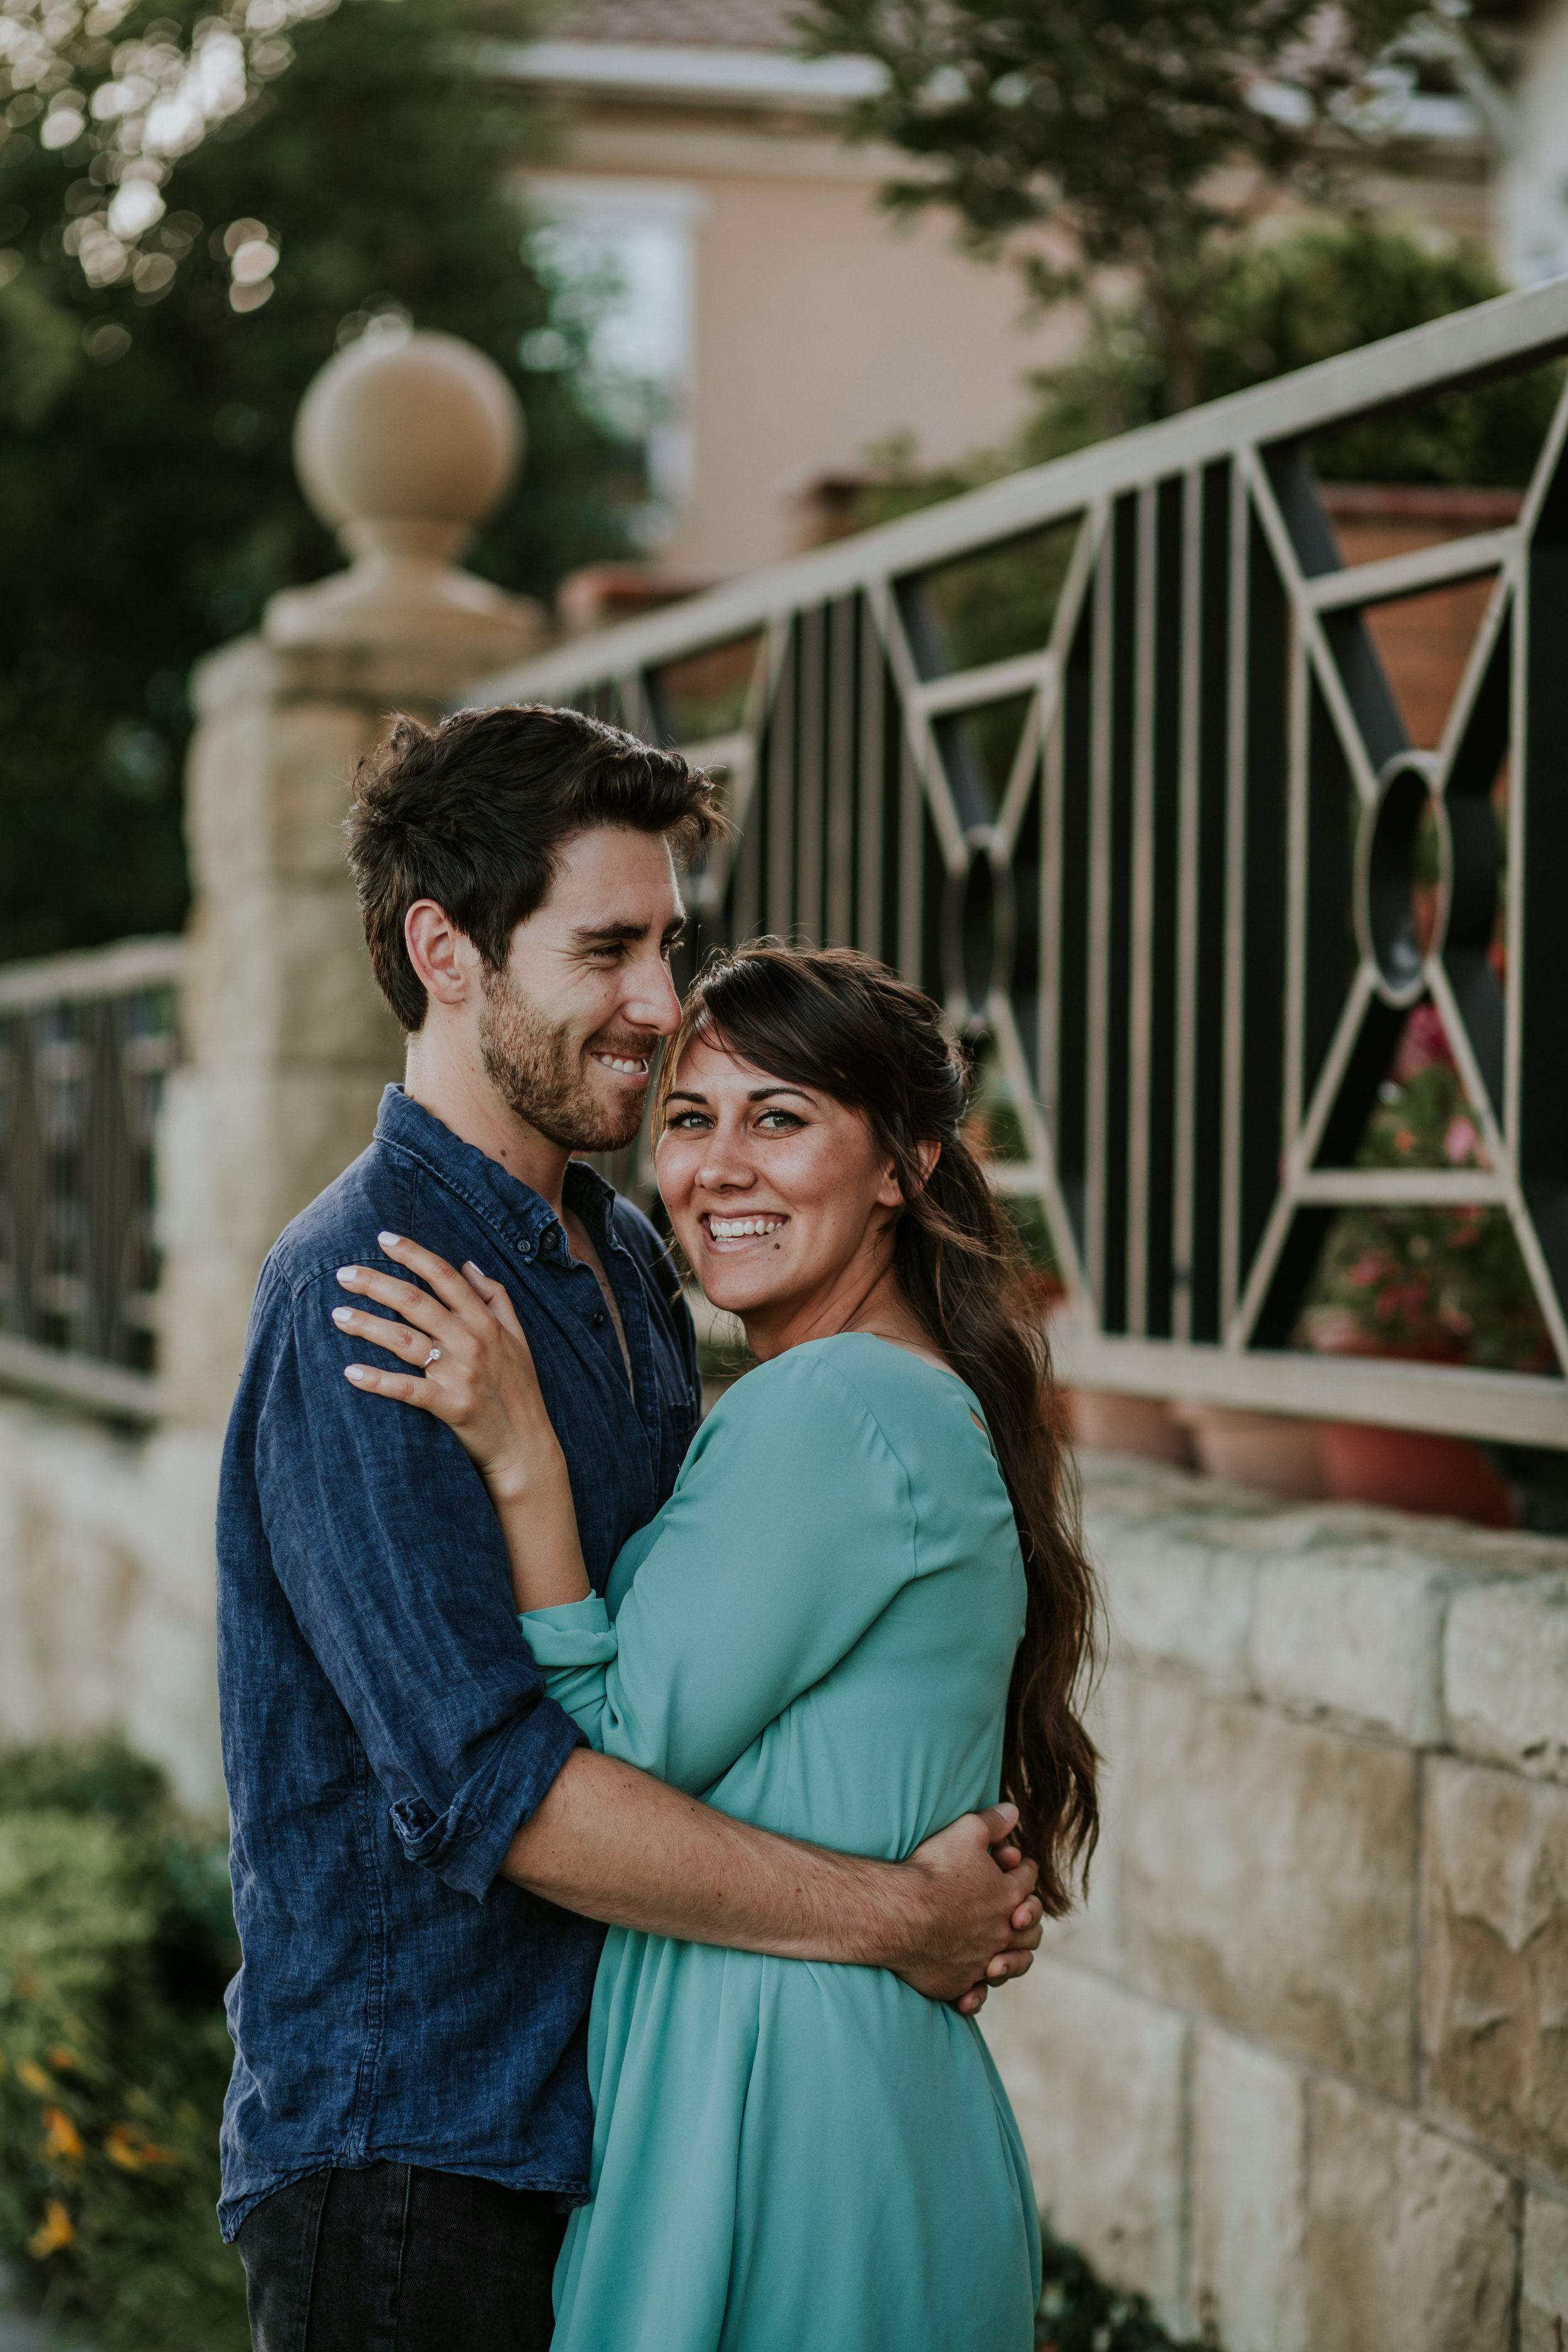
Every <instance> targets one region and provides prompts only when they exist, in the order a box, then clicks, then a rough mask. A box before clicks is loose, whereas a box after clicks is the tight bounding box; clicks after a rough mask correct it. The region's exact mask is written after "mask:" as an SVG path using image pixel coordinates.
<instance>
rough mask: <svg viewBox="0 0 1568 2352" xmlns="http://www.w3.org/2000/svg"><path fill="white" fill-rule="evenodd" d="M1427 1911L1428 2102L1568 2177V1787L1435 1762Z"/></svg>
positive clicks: (1424, 2022) (1494, 2143) (1425, 1859)
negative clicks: (1561, 1787)
mask: <svg viewBox="0 0 1568 2352" xmlns="http://www.w3.org/2000/svg"><path fill="white" fill-rule="evenodd" d="M1421 1909H1422V1971H1421V1975H1422V1982H1421V2041H1422V2051H1423V2056H1424V2061H1425V2066H1424V2082H1425V2093H1426V2103H1427V2105H1429V2106H1431V2107H1432V2108H1433V2109H1434V2111H1435V2112H1436V2113H1438V2114H1440V2115H1444V2116H1449V2117H1452V2118H1453V2119H1454V2120H1455V2121H1457V2122H1459V2123H1462V2124H1463V2125H1465V2126H1467V2127H1468V2129H1469V2130H1471V2131H1473V2132H1474V2133H1475V2134H1476V2135H1477V2137H1479V2138H1480V2139H1481V2140H1483V2141H1484V2142H1485V2143H1486V2145H1487V2146H1488V2147H1495V2148H1496V2149H1498V2151H1499V2152H1500V2154H1501V2155H1504V2156H1511V2157H1515V2158H1521V2159H1522V2160H1524V2161H1526V2162H1529V2163H1532V2164H1537V2165H1540V2166H1542V2167H1543V2168H1545V2169H1546V2170H1547V2171H1549V2172H1553V2173H1557V2174H1559V2175H1561V2176H1563V2179H1565V2180H1568V1790H1563V1789H1556V1788H1551V1787H1546V1786H1543V1785H1542V1783H1540V1782H1539V1781H1529V1780H1521V1779H1520V1778H1519V1777H1518V1776H1517V1775H1516V1774H1514V1773H1511V1772H1500V1771H1497V1770H1495V1769H1491V1768H1489V1767H1488V1766H1486V1765H1481V1764H1470V1763H1465V1762H1461V1761H1459V1760H1458V1759H1454V1758H1447V1757H1445V1758H1436V1759H1433V1760H1432V1762H1431V1763H1430V1765H1429V1766H1428V1768H1427V1783H1426V1805H1425V1809H1424V1819H1423V1835H1422V1900H1421Z"/></svg>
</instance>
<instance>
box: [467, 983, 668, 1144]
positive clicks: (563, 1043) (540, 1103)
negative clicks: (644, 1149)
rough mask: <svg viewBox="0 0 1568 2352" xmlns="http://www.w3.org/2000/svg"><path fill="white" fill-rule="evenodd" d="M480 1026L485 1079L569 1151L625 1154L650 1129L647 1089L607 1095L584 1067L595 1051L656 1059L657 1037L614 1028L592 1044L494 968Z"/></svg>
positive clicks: (518, 1111) (525, 1117)
mask: <svg viewBox="0 0 1568 2352" xmlns="http://www.w3.org/2000/svg"><path fill="white" fill-rule="evenodd" d="M484 991H485V1003H484V1013H483V1015H482V1017H481V1020H480V1023H479V1054H480V1056H481V1058H482V1060H483V1063H484V1067H485V1076H486V1077H488V1078H489V1082H490V1084H491V1086H492V1087H494V1088H495V1090H496V1092H497V1094H499V1095H500V1098H501V1100H502V1101H503V1102H504V1103H505V1104H506V1106H507V1108H508V1109H509V1110H511V1111H514V1112H515V1113H516V1115H517V1117H518V1118H521V1119H523V1120H526V1122H527V1124H528V1125H529V1126H530V1127H531V1128H532V1129H534V1130H535V1132H536V1133H537V1134H540V1135H542V1136H543V1137H544V1139H545V1140H546V1141H547V1142H549V1143H557V1144H559V1145H560V1146H561V1148H562V1150H565V1151H619V1150H621V1149H622V1148H623V1146H624V1145H626V1144H628V1143H630V1142H632V1141H633V1140H634V1139H635V1138H636V1135H637V1129H638V1128H639V1127H640V1126H641V1125H642V1116H643V1110H644V1108H645V1106H646V1104H647V1088H646V1087H639V1089H638V1090H637V1093H635V1094H632V1093H626V1094H624V1095H621V1097H620V1099H619V1101H618V1102H617V1101H616V1099H615V1097H608V1098H606V1097H604V1096H601V1095H600V1094H598V1093H597V1092H596V1091H595V1087H594V1083H593V1080H592V1079H591V1078H590V1077H589V1076H588V1073H587V1071H586V1069H585V1068H584V1057H585V1055H587V1054H588V1053H590V1052H593V1051H595V1049H596V1050H597V1051H598V1052H600V1053H603V1054H618V1055H621V1056H622V1058H623V1059H624V1060H627V1061H635V1060H637V1058H638V1057H639V1056H642V1057H651V1055H652V1054H653V1051H654V1048H655V1047H656V1045H658V1038H657V1037H655V1036H653V1035H652V1034H646V1033H641V1034H637V1035H635V1036H634V1035H631V1034H627V1035H625V1036H618V1035H616V1034H614V1033H613V1032H611V1031H608V1030H606V1031H605V1033H604V1034H603V1035H602V1036H599V1037H591V1038H589V1039H587V1040H586V1041H584V1040H580V1039H578V1038H577V1037H575V1036H574V1034H573V1033H572V1031H571V1030H570V1029H568V1028H566V1027H564V1026H563V1027H560V1028H552V1026H551V1025H550V1024H549V1022H548V1021H546V1020H544V1019H543V1018H542V1015H541V1014H540V1013H536V1012H535V1011H534V1009H533V1007H532V1005H531V1004H529V1003H526V1002H525V1001H524V999H523V998H522V997H521V996H520V995H519V994H518V993H517V991H516V990H515V988H513V986H512V985H511V982H510V980H509V979H508V977H507V975H506V972H505V971H487V972H486V973H485V976H484Z"/></svg>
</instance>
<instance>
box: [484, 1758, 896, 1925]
mask: <svg viewBox="0 0 1568 2352" xmlns="http://www.w3.org/2000/svg"><path fill="white" fill-rule="evenodd" d="M501 1869H502V1874H503V1875H504V1876H506V1877H508V1878H510V1879H514V1880H515V1881H516V1882H517V1884H518V1885H520V1886H526V1887H527V1888H528V1889H529V1891H530V1893H531V1894H533V1895H544V1896H545V1897H546V1898H547V1899H548V1900H549V1901H550V1902H552V1903H558V1904H560V1905H561V1906H562V1907H563V1909H564V1910H567V1911H577V1912H581V1913H582V1914H583V1915H584V1916H585V1917H587V1918H590V1919H603V1920H604V1921H605V1922H606V1924H607V1925H609V1926H610V1927H637V1928H641V1929H643V1930H644V1931H645V1932H646V1933H647V1934H650V1935H656V1936H669V1937H675V1938H676V1939H678V1940H679V1941H681V1942H684V1943H700V1944H720V1945H723V1946H725V1947H727V1948H729V1949H731V1950H732V1951H741V1952H771V1953H773V1954H774V1955H776V1956H777V1957H778V1958H784V1959H797V1960H840V1961H849V1962H852V1963H858V1964H859V1965H861V1966H863V1967H868V1968H899V1967H900V1966H902V1965H903V1964H904V1962H905V1960H906V1959H907V1958H908V1957H909V1955H910V1951H911V1950H913V1949H914V1948H917V1947H918V1946H919V1944H920V1942H921V1937H922V1935H923V1933H924V1932H925V1931H926V1929H927V1927H928V1925H929V1922H928V1920H927V1918H926V1916H925V1911H926V1908H927V1907H928V1906H926V1903H925V1890H924V1889H923V1887H922V1886H921V1885H920V1883H919V1882H918V1880H916V1879H915V1877H914V1876H913V1874H911V1873H910V1872H908V1871H905V1870H901V1869H899V1868H897V1867H896V1866H895V1865H894V1864H890V1863H885V1862H873V1861H869V1860H868V1859H866V1858H865V1857H864V1856H862V1855H858V1854H841V1853H829V1852H827V1851H826V1849H825V1848H823V1847H821V1846H811V1845H801V1844H797V1843H795V1841H794V1840H793V1839H791V1838H783V1837H775V1836H773V1833H772V1832H770V1831H767V1830H760V1829H755V1828H753V1827H752V1824H751V1823H750V1822H735V1821H731V1819H730V1818H729V1816H728V1815H727V1814H725V1813H721V1812H718V1811H715V1810H714V1809H713V1807H712V1806H710V1805H704V1804H700V1803H699V1802H698V1801H697V1799H696V1798H695V1797H688V1796H686V1795H685V1794H683V1792H682V1791H681V1790H679V1789H670V1788H667V1787H666V1785H665V1784H664V1782H663V1781H661V1780H652V1779H650V1778H649V1776H648V1775H647V1773H646V1772H639V1771H637V1769H635V1768H634V1767H633V1766H632V1765H630V1764H623V1763H621V1762H619V1761H618V1760H617V1759H616V1758H614V1757H610V1756H598V1755H595V1754H593V1753H592V1752H591V1751H590V1750H588V1749H585V1748H579V1749H578V1750H577V1751H576V1752H575V1753H574V1755H572V1756H571V1757H569V1758H568V1759H567V1761H566V1763H565V1765H564V1766H563V1769H562V1770H561V1772H560V1774H559V1776H558V1777H557V1779H556V1780H555V1782H554V1784H553V1785H552V1788H551V1790H550V1792H549V1794H548V1796H547V1797H546V1798H545V1799H544V1801H543V1802H542V1805H541V1806H540V1807H539V1809H538V1811H536V1812H535V1813H534V1815H533V1816H532V1818H531V1820H530V1821H529V1822H527V1823H526V1824H525V1825H524V1827H523V1828H522V1829H521V1830H520V1831H519V1832H518V1833H517V1835H516V1837H515V1838H514V1839H513V1840H512V1843H511V1845H510V1849H509V1851H508V1853H507V1858H506V1860H505V1862H504V1863H503V1864H502V1865H501Z"/></svg>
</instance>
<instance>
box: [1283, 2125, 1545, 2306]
mask: <svg viewBox="0 0 1568 2352" xmlns="http://www.w3.org/2000/svg"><path fill="white" fill-rule="evenodd" d="M1308 2131H1309V2142H1308V2145H1309V2150H1310V2154H1309V2159H1308V2185H1307V2297H1308V2341H1309V2343H1310V2346H1311V2352H1511V2345H1512V2340H1513V2309H1514V2293H1515V2288H1516V2284H1517V2273H1518V2226H1519V2217H1518V2202H1519V2192H1518V2190H1517V2189H1516V2188H1515V2186H1514V2184H1513V2183H1512V2182H1511V2181H1510V2179H1508V2177H1507V2175H1506V2174H1504V2173H1502V2172H1500V2170H1499V2169H1498V2168H1497V2167H1496V2166H1495V2165H1491V2164H1489V2163H1488V2162H1487V2161H1486V2159H1485V2158H1483V2157H1479V2156H1477V2155H1475V2154H1474V2153H1472V2151H1471V2150H1470V2149H1469V2148H1468V2147H1459V2146H1458V2145H1457V2143H1456V2142H1454V2141H1453V2140H1450V2139H1447V2138H1445V2137H1443V2135H1442V2134H1441V2133H1439V2132H1436V2131H1431V2130H1428V2129H1426V2127H1425V2126H1422V2125H1420V2124H1418V2123H1415V2122H1414V2121H1413V2120H1412V2119H1411V2118H1409V2117H1408V2116H1400V2115H1396V2114H1394V2113H1393V2112H1391V2111H1390V2109H1388V2108H1387V2107H1384V2106H1381V2105H1373V2102H1372V2101H1371V2100H1368V2099H1363V2098H1362V2097H1361V2096H1360V2095H1359V2094H1358V2093H1356V2092H1355V2091H1353V2090H1352V2089H1351V2088H1350V2087H1349V2086H1348V2085H1347V2084H1341V2083H1330V2082H1323V2081H1319V2082H1315V2083H1314V2084H1312V2085H1311V2088H1310V2092H1309V2118H1308Z"/></svg>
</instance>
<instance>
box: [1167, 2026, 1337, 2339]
mask: <svg viewBox="0 0 1568 2352" xmlns="http://www.w3.org/2000/svg"><path fill="white" fill-rule="evenodd" d="M1195 2045H1196V2046H1195V2051H1194V2066H1193V2102H1192V2105H1193V2126H1192V2147H1193V2156H1192V2212H1193V2281H1192V2299H1193V2309H1194V2316H1195V2317H1196V2319H1197V2321H1198V2323H1199V2325H1200V2326H1202V2328H1203V2329H1204V2331H1205V2338H1212V2340H1213V2341H1214V2342H1215V2343H1216V2344H1223V2345H1224V2346H1225V2347H1226V2352H1310V2347H1309V2342H1308V2336H1307V2268H1306V2225H1307V2105H1306V2080H1305V2077H1304V2076H1303V2075H1302V2074H1301V2073H1300V2069H1299V2068H1297V2067H1295V2066H1292V2065H1290V2064H1289V2063H1287V2062H1286V2061H1285V2060H1284V2059H1280V2058H1275V2057H1273V2056H1271V2055H1270V2054H1269V2053H1268V2052H1267V2051H1262V2050H1258V2049H1254V2048H1253V2047H1252V2046H1251V2045H1250V2044H1248V2043H1247V2042H1237V2041H1236V2040H1234V2039H1233V2038H1232V2036H1231V2035H1229V2034H1227V2033H1219V2032H1215V2031H1214V2030H1213V2029H1212V2028H1204V2029H1201V2030H1200V2031H1199V2032H1197V2034H1196V2036H1195Z"/></svg>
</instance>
